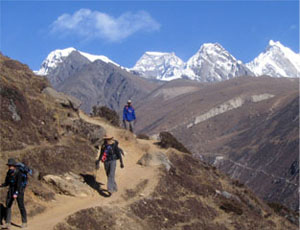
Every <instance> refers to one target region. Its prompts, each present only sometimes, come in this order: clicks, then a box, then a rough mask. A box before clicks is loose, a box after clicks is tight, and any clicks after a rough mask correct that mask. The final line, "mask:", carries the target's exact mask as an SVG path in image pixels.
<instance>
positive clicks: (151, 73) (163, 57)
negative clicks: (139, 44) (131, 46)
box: [131, 51, 184, 80]
mask: <svg viewBox="0 0 300 230" xmlns="http://www.w3.org/2000/svg"><path fill="white" fill-rule="evenodd" d="M183 67H184V62H183V61H182V60H181V59H180V58H179V57H177V56H176V55H175V53H174V52H172V53H162V52H153V51H147V52H145V53H144V54H143V56H142V57H141V58H140V59H139V60H138V61H137V63H136V64H135V66H134V67H133V68H131V71H135V72H138V73H140V74H141V75H142V76H143V77H146V78H154V79H159V80H173V79H176V78H180V77H181V74H180V70H181V69H182V68H183Z"/></svg>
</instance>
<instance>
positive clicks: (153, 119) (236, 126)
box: [137, 77, 299, 210]
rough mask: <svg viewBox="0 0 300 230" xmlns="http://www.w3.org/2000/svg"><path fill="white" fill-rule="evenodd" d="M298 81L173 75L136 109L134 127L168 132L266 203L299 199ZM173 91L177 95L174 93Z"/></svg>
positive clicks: (295, 202)
mask: <svg viewBox="0 0 300 230" xmlns="http://www.w3.org/2000/svg"><path fill="white" fill-rule="evenodd" d="M298 84H299V81H298V79H283V78H281V79H274V78H269V77H260V78H251V77H248V78H238V79H233V80H229V81H225V82H221V83H215V84H192V83H191V82H188V81H186V82H185V86H184V87H183V83H182V82H180V81H172V82H170V83H167V84H165V85H163V86H161V87H160V88H159V89H157V90H156V91H154V92H153V93H152V94H151V95H149V97H148V100H147V101H144V102H143V104H141V105H139V106H138V107H137V115H138V118H139V122H138V124H137V129H138V132H140V133H145V134H150V135H157V134H158V133H159V132H161V131H170V132H171V133H173V134H174V135H175V136H176V137H177V138H178V139H179V140H180V141H181V142H182V143H185V146H186V147H187V148H188V149H189V150H190V151H192V152H193V154H195V156H198V157H200V158H201V159H204V160H206V161H207V162H209V163H211V164H214V165H215V166H216V167H218V168H219V169H221V170H222V171H223V172H225V173H227V174H229V175H230V176H231V177H232V178H234V179H238V180H240V181H241V182H243V183H245V184H246V185H248V186H249V187H250V188H252V189H253V190H254V191H255V192H256V193H257V194H258V195H259V196H260V197H261V198H263V199H265V200H266V201H268V202H279V203H282V204H284V205H286V206H288V207H290V208H292V209H294V210H297V209H298V207H299V204H298V185H299V183H298V179H299V170H298V168H299V166H298V160H299V156H298V150H299V140H298V132H299V111H298V108H299V102H298V100H299V97H298V94H299V89H298ZM175 92H176V93H175Z"/></svg>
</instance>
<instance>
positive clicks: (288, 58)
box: [246, 40, 300, 77]
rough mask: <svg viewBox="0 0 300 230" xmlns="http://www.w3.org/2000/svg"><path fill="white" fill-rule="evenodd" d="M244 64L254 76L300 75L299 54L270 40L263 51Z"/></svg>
mask: <svg viewBox="0 0 300 230" xmlns="http://www.w3.org/2000/svg"><path fill="white" fill-rule="evenodd" d="M246 66H247V67H248V68H249V69H251V71H253V72H254V73H255V75H256V76H261V75H268V76H272V77H300V75H299V72H300V54H299V53H294V52H293V51H292V50H291V49H289V48H288V47H285V46H283V45H282V44H281V43H280V42H275V41H272V40H271V41H270V42H269V45H268V46H267V48H266V49H265V51H264V52H262V53H260V54H259V55H258V57H256V58H255V59H254V60H253V61H251V62H249V63H247V64H246Z"/></svg>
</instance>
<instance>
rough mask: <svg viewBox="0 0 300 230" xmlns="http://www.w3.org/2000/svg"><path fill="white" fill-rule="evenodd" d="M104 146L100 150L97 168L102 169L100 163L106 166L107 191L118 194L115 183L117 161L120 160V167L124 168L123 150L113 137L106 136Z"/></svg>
mask: <svg viewBox="0 0 300 230" xmlns="http://www.w3.org/2000/svg"><path fill="white" fill-rule="evenodd" d="M103 139H104V144H103V145H102V146H101V149H100V156H99V159H98V160H97V161H96V168H98V169H99V168H100V162H102V163H103V164H104V169H105V172H106V176H107V190H108V192H109V193H113V192H117V191H118V187H117V183H116V181H115V174H116V167H117V160H120V167H121V168H124V164H123V159H122V150H121V149H120V148H119V146H118V145H119V143H118V141H117V140H114V138H113V137H109V136H105V137H104V138H103Z"/></svg>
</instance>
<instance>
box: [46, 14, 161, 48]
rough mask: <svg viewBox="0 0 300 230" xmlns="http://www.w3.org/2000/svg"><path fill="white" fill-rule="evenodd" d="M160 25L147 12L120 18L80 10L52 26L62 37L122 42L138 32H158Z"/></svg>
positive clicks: (123, 15)
mask: <svg viewBox="0 0 300 230" xmlns="http://www.w3.org/2000/svg"><path fill="white" fill-rule="evenodd" d="M159 28H160V24H159V23H158V22H157V21H155V20H154V19H153V18H152V17H151V15H150V14H149V13H147V12H145V11H139V12H137V13H131V12H127V13H124V14H122V15H120V16H119V17H118V18H115V17H113V16H110V15H108V14H106V13H102V12H99V11H91V10H89V9H80V10H78V11H76V12H75V13H74V14H72V15H70V14H63V15H61V16H59V17H58V18H57V19H56V20H55V21H54V22H53V23H52V24H51V32H52V33H57V34H60V35H74V34H75V35H79V36H80V37H82V38H85V39H96V38H102V39H107V40H109V41H111V42H118V41H121V40H123V39H125V38H127V37H129V36H130V35H132V34H134V33H136V32H138V31H146V32H151V31H156V30H159Z"/></svg>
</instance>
